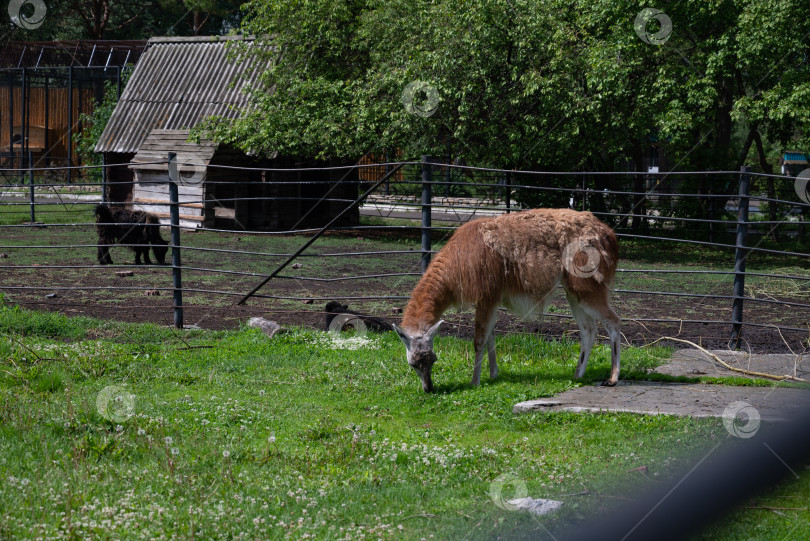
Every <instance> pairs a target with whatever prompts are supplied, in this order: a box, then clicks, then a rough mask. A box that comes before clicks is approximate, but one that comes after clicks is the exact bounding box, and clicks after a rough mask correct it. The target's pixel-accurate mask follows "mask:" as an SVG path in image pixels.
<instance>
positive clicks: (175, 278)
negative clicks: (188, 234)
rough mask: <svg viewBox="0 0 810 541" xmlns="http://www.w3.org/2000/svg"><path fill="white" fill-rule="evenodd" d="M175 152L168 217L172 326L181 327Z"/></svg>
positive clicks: (178, 204) (178, 209)
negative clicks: (172, 295) (170, 231)
mask: <svg viewBox="0 0 810 541" xmlns="http://www.w3.org/2000/svg"><path fill="white" fill-rule="evenodd" d="M179 178H180V177H179V175H178V174H177V154H176V153H174V152H169V217H170V220H171V227H172V287H173V288H174V326H175V327H177V328H178V329H182V328H183V279H182V275H181V272H182V269H181V268H180V197H179V194H178V192H177V182H178V180H179Z"/></svg>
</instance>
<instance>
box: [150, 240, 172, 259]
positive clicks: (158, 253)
mask: <svg viewBox="0 0 810 541" xmlns="http://www.w3.org/2000/svg"><path fill="white" fill-rule="evenodd" d="M152 251H153V252H155V259H157V262H158V263H160V264H161V265H165V264H166V253H167V252H168V251H169V245H168V243H167V242H166V241H165V240H163V239H160V240H159V241H153V242H152Z"/></svg>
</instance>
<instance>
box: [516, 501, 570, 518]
mask: <svg viewBox="0 0 810 541" xmlns="http://www.w3.org/2000/svg"><path fill="white" fill-rule="evenodd" d="M506 503H508V504H509V505H510V506H512V507H513V508H514V509H522V510H524V511H528V512H529V513H531V514H532V515H538V516H540V515H548V514H549V513H553V512H554V511H556V510H557V509H559V508H560V507H562V504H563V502H560V501H557V500H545V499H543V498H540V499H537V500H535V499H534V498H529V497H528V496H527V497H525V498H517V499H515V500H508V501H507V502H506Z"/></svg>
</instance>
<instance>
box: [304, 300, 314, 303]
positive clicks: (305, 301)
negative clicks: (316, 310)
mask: <svg viewBox="0 0 810 541" xmlns="http://www.w3.org/2000/svg"><path fill="white" fill-rule="evenodd" d="M313 302H315V301H314V300H312V299H304V304H312V303H313Z"/></svg>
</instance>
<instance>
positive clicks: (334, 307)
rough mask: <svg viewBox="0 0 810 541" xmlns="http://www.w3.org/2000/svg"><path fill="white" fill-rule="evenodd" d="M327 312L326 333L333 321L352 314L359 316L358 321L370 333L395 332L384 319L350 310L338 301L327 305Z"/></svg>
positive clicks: (325, 320) (325, 319)
mask: <svg viewBox="0 0 810 541" xmlns="http://www.w3.org/2000/svg"><path fill="white" fill-rule="evenodd" d="M325 310H326V317H325V318H324V330H326V331H328V330H329V327H330V326H331V325H332V320H333V319H335V317H337V316H339V315H340V314H351V315H353V316H357V317H358V319H360V320H361V321H362V322H363V323H364V324H365V326H366V328H367V329H368V330H370V331H376V332H386V331H390V330H393V327H392V326H391V324H390V323H388V322H387V321H385V320H384V319H380V318H378V317H374V316H370V315H368V314H361V313H360V312H357V311H356V310H352V309H350V308H349V306H348V305H346V304H340V303H339V302H337V301H329V302H328V303H327V304H326V308H325Z"/></svg>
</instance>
